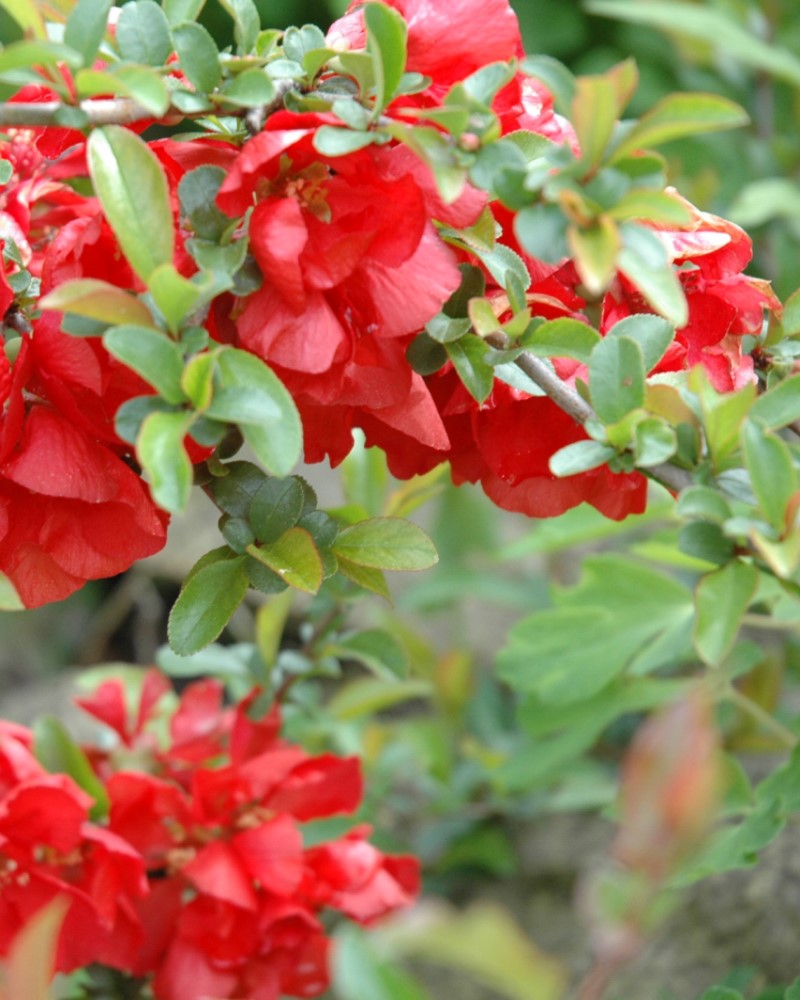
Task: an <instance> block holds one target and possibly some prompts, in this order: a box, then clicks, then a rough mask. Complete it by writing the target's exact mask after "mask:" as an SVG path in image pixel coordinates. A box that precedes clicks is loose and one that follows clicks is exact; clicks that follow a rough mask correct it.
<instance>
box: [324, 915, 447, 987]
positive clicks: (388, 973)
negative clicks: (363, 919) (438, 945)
mask: <svg viewBox="0 0 800 1000" xmlns="http://www.w3.org/2000/svg"><path fill="white" fill-rule="evenodd" d="M332 971H333V978H334V984H335V988H336V996H337V997H339V1000H430V997H429V996H428V994H427V993H426V992H425V990H424V989H423V988H422V987H421V986H420V985H419V984H418V983H417V982H416V981H415V980H413V979H411V978H410V976H409V975H408V973H406V972H403V971H402V970H400V969H399V968H397V967H396V966H394V965H391V964H389V963H388V962H387V961H386V960H385V959H382V958H380V957H379V956H378V955H377V954H376V952H375V950H373V947H372V945H371V942H370V939H369V935H368V934H365V933H364V932H363V931H362V930H360V929H359V928H356V927H353V926H352V925H350V926H346V927H341V928H340V929H339V931H338V933H337V935H336V945H335V948H334V950H333V962H332Z"/></svg>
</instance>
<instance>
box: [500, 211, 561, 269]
mask: <svg viewBox="0 0 800 1000" xmlns="http://www.w3.org/2000/svg"><path fill="white" fill-rule="evenodd" d="M514 231H515V233H516V234H517V239H518V240H519V241H520V243H521V244H522V246H523V247H524V248H525V250H526V251H527V252H528V253H529V254H530V255H531V256H532V257H536V258H537V259H538V260H542V261H545V262H546V263H549V264H556V263H558V262H559V261H561V260H563V259H564V257H568V256H569V247H568V246H567V219H566V216H565V215H564V213H563V212H562V211H561V209H560V208H559V207H558V205H529V206H528V207H527V208H523V209H522V211H520V212H518V213H517V215H516V217H515V219H514Z"/></svg>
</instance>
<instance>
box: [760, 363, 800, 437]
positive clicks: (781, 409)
mask: <svg viewBox="0 0 800 1000" xmlns="http://www.w3.org/2000/svg"><path fill="white" fill-rule="evenodd" d="M750 416H751V417H752V418H753V419H754V420H756V421H758V423H760V424H763V425H764V427H767V428H769V430H773V431H774V430H778V429H779V428H781V427H787V426H788V425H789V424H791V423H794V421H795V420H800V375H792V376H791V377H790V378H787V379H784V380H783V381H782V382H779V383H778V384H777V385H775V386H773V387H772V388H771V389H769V390H767V392H764V393H762V394H761V395H760V396H759V397H758V398H757V399H756V401H755V403H753V406H752V408H751V409H750Z"/></svg>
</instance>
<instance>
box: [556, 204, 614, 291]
mask: <svg viewBox="0 0 800 1000" xmlns="http://www.w3.org/2000/svg"><path fill="white" fill-rule="evenodd" d="M567 245H568V246H569V248H570V250H571V251H572V256H573V257H574V259H575V267H576V268H577V269H578V274H579V276H580V279H581V281H582V282H583V283H584V285H585V286H586V288H587V289H588V290H589V292H590V293H591V294H592V295H601V294H602V293H603V292H604V291H605V290H606V288H607V287H608V285H609V283H610V281H611V279H612V278H613V276H614V271H615V269H616V263H617V254H618V253H619V250H620V248H621V246H622V241H621V239H620V235H619V230H618V229H617V227H616V225H615V224H614V222H613V221H612V220H611V219H610V218H609V217H608V216H600V218H599V219H597V220H596V221H595V223H594V225H592V226H586V227H579V226H569V227H568V228H567Z"/></svg>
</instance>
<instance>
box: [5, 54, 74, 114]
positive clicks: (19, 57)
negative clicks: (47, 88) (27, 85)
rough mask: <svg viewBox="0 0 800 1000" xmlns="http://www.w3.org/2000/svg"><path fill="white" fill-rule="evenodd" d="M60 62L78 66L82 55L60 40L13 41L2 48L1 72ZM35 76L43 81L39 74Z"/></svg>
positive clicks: (34, 75) (52, 64)
mask: <svg viewBox="0 0 800 1000" xmlns="http://www.w3.org/2000/svg"><path fill="white" fill-rule="evenodd" d="M60 62H63V63H66V65H67V66H71V67H75V68H77V67H79V66H80V65H81V55H80V53H79V52H76V51H75V50H74V49H72V48H70V47H69V46H67V45H62V44H60V43H59V42H28V41H23V42H12V43H11V45H7V46H5V48H2V49H0V73H7V72H13V71H14V70H24V69H28V68H29V67H30V66H31V65H40V66H54V65H57V64H58V63H60ZM33 77H35V79H37V80H39V81H41V77H40V76H38V75H37V74H35V73H34V74H33ZM25 82H27V80H26V81H25ZM30 82H33V79H31V81H30ZM76 110H77V109H76Z"/></svg>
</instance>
